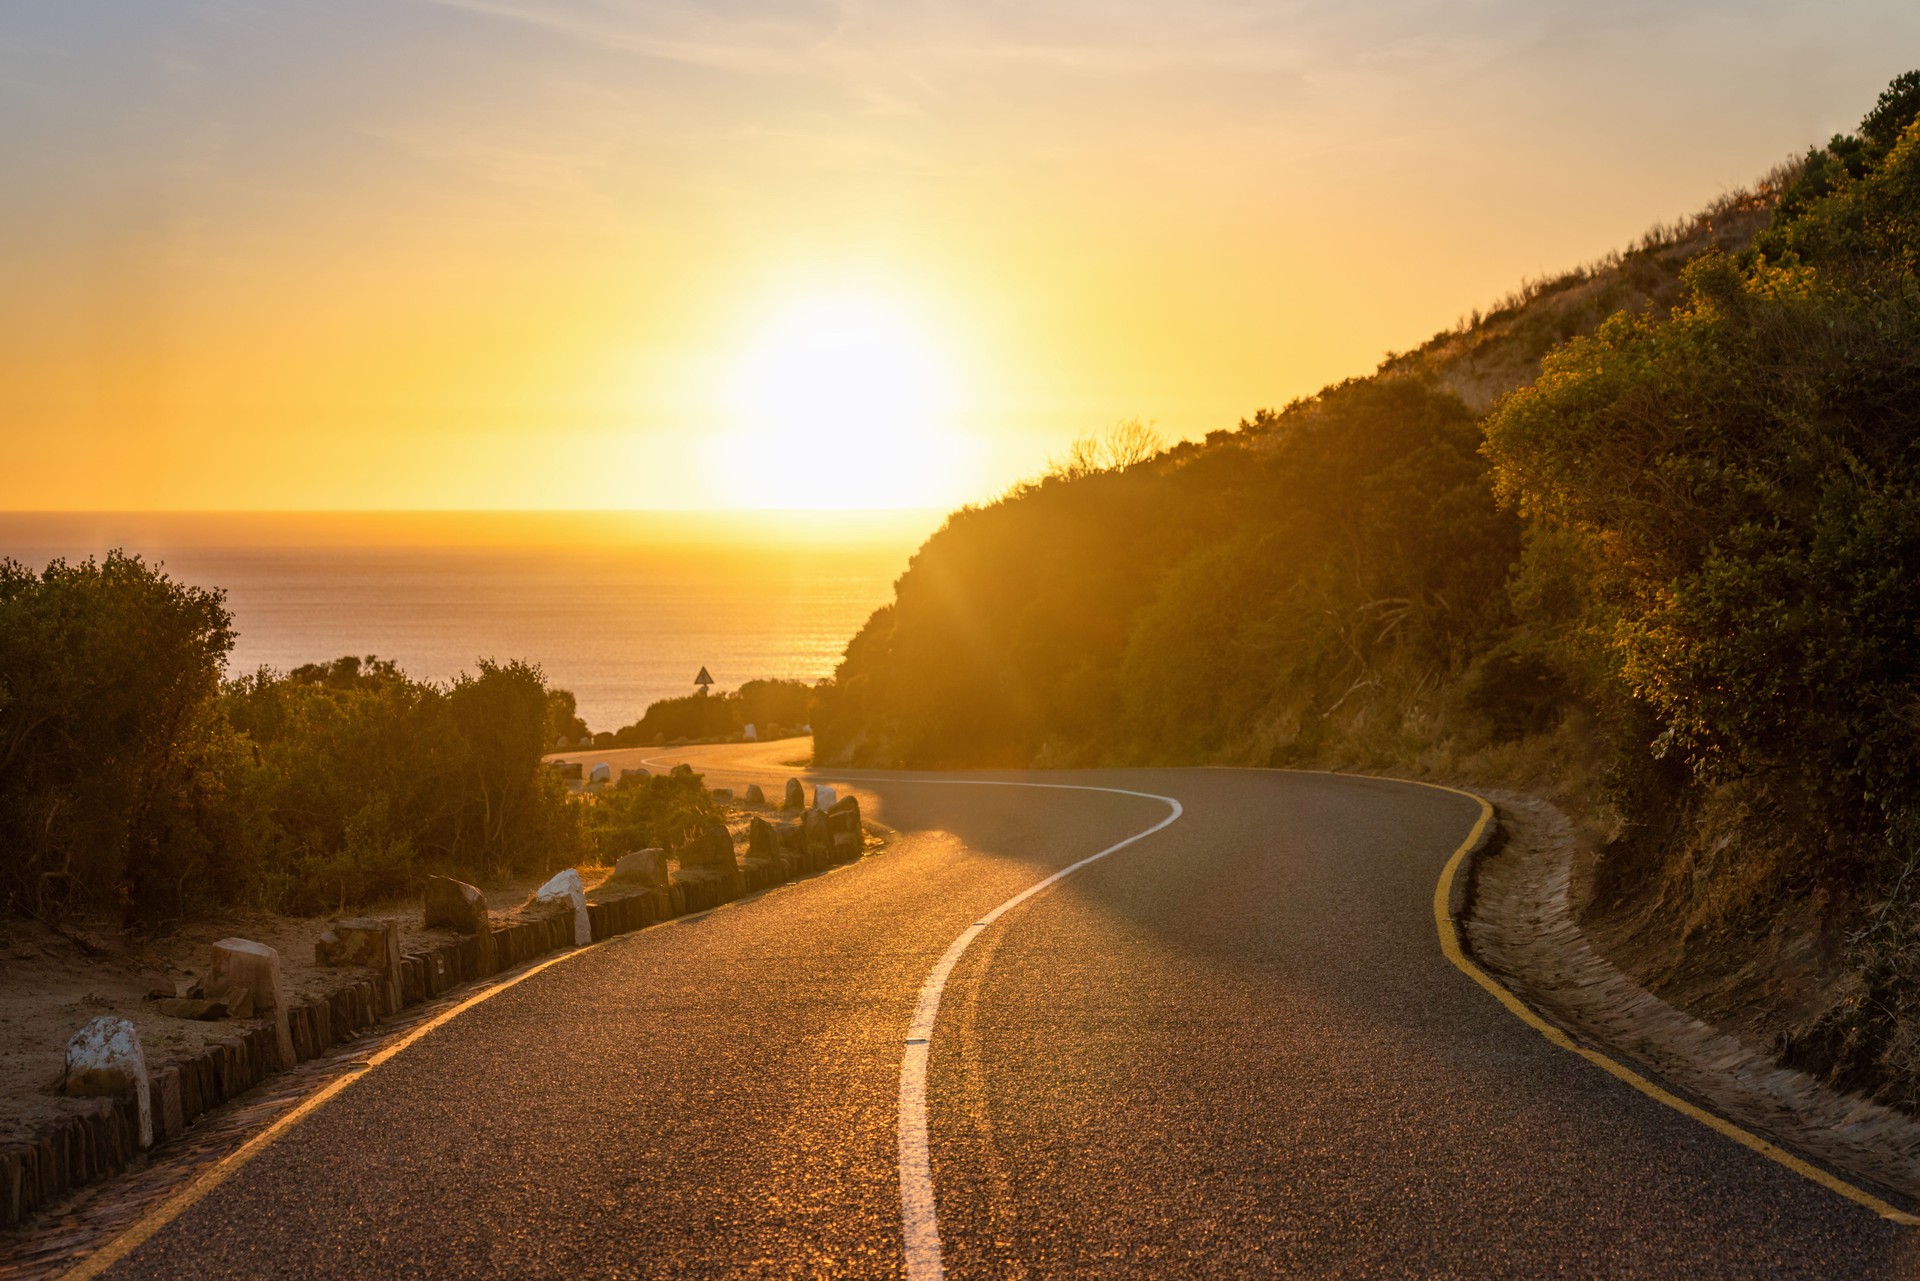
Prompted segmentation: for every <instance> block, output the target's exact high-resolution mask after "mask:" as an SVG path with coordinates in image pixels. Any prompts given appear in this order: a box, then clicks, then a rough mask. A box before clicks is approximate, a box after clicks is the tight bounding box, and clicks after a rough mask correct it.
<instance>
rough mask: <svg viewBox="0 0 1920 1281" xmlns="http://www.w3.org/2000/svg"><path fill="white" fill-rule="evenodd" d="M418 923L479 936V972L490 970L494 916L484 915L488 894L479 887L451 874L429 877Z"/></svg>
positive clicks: (432, 927)
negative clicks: (457, 879) (454, 877)
mask: <svg viewBox="0 0 1920 1281" xmlns="http://www.w3.org/2000/svg"><path fill="white" fill-rule="evenodd" d="M421 924H422V925H424V926H426V927H427V928H428V929H434V928H436V927H438V928H440V929H448V930H454V931H456V932H458V933H461V934H471V935H473V936H474V937H475V938H477V939H479V940H480V972H481V973H483V974H491V973H493V971H494V969H495V962H494V955H493V918H491V917H490V916H488V915H487V896H486V895H484V894H482V893H481V892H480V890H479V887H478V886H473V885H469V884H467V883H466V882H465V881H456V880H454V879H453V878H452V877H451V876H429V877H428V878H427V886H426V891H425V894H424V896H423V912H422V915H421Z"/></svg>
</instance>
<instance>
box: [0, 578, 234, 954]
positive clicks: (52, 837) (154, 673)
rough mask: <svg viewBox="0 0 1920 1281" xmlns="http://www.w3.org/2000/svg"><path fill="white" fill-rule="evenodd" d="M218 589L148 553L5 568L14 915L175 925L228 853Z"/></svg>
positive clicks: (2, 663) (1, 608) (2, 765)
mask: <svg viewBox="0 0 1920 1281" xmlns="http://www.w3.org/2000/svg"><path fill="white" fill-rule="evenodd" d="M232 646H233V630H232V626H231V620H230V618H229V615H228V613H227V610H226V606H225V603H224V601H223V598H222V596H221V594H220V593H219V592H211V591H204V590H202V589H199V588H195V587H188V586H185V585H183V584H181V583H176V582H174V581H173V580H172V579H171V578H169V577H168V576H167V575H166V574H164V573H162V572H161V571H160V570H159V569H158V568H156V567H149V566H148V565H146V564H145V563H144V562H143V561H142V560H141V559H140V558H139V557H138V556H128V555H124V554H122V553H120V552H114V553H112V554H110V555H109V556H108V557H107V558H106V559H105V560H104V561H101V562H98V563H96V562H95V561H93V560H88V561H85V562H84V563H81V564H77V565H74V564H68V563H67V562H65V561H54V562H53V563H52V564H50V565H48V566H47V567H46V569H45V570H44V571H42V572H41V573H39V574H35V573H32V572H31V571H29V570H28V569H26V568H25V567H24V566H22V565H20V564H18V563H17V562H14V561H11V560H9V561H4V562H0V877H4V881H3V882H0V885H3V887H4V892H5V895H6V902H7V905H8V906H9V907H10V908H11V909H12V910H14V911H20V912H27V913H32V914H34V915H39V916H50V915H53V914H57V913H59V912H62V911H66V910H70V909H113V910H118V911H120V912H122V913H124V914H125V915H126V916H127V917H128V918H129V919H133V920H155V919H160V918H164V917H168V916H173V915H177V914H178V913H180V912H182V911H184V910H185V909H186V908H187V907H189V906H190V905H192V904H193V903H195V902H196V901H199V900H200V899H202V898H203V897H205V896H207V895H208V894H210V893H215V892H217V890H218V888H219V887H218V886H217V885H216V884H215V883H214V882H215V881H216V879H217V872H218V869H219V867H220V865H221V863H222V860H223V859H224V858H225V857H227V854H228V851H226V850H225V849H224V848H223V846H224V840H225V837H226V835H227V832H228V827H229V823H228V821H227V820H228V817H229V816H228V815H227V814H226V813H225V812H224V809H225V805H226V801H227V798H228V796H229V788H230V783H231V772H232V770H233V769H234V767H235V766H236V765H237V763H238V759H239V754H238V753H237V752H236V751H235V750H234V747H233V744H232V743H231V741H230V731H229V730H228V729H227V727H226V726H225V724H224V723H223V722H222V720H221V718H220V716H219V714H218V709H217V707H216V706H215V698H216V695H217V693H218V690H219V679H220V667H221V664H222V662H223V661H224V660H225V658H226V655H227V653H228V651H229V650H231V648H232Z"/></svg>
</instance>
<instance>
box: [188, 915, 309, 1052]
mask: <svg viewBox="0 0 1920 1281" xmlns="http://www.w3.org/2000/svg"><path fill="white" fill-rule="evenodd" d="M202 986H203V987H204V988H205V989H206V990H207V991H208V992H211V993H214V994H215V995H216V996H218V995H220V994H224V993H225V992H227V991H228V990H230V989H232V988H236V987H244V988H246V989H247V990H248V991H249V992H251V993H252V994H253V1007H254V1010H255V1011H256V1012H258V1013H260V1014H272V1015H273V1031H274V1039H275V1040H276V1041H278V1042H279V1049H280V1066H282V1067H292V1066H293V1065H294V1064H295V1063H296V1062H297V1061H298V1060H297V1059H295V1058H294V1054H293V1034H292V1032H291V1031H290V1030H289V1029H288V1027H287V988H286V982H285V981H284V980H283V979H282V978H281V975H280V953H278V952H276V951H274V950H273V949H272V948H270V947H268V946H267V945H266V944H265V943H255V942H253V941H251V940H249V939H231V938H230V939H221V940H220V941H219V942H218V943H215V944H214V945H213V960H212V963H211V964H210V965H209V966H208V967H207V977H206V980H205V982H204V983H203V984H202Z"/></svg>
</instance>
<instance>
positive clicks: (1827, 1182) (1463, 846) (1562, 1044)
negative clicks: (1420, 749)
mask: <svg viewBox="0 0 1920 1281" xmlns="http://www.w3.org/2000/svg"><path fill="white" fill-rule="evenodd" d="M1396 781H1399V782H1409V783H1415V784H1417V785H1418V786H1420V787H1431V788H1434V789H1435V790H1437V791H1442V792H1452V793H1453V794H1454V795H1455V796H1464V797H1466V798H1467V799H1469V800H1472V801H1475V802H1477V803H1478V804H1479V806H1480V817H1479V819H1478V820H1477V821H1476V822H1475V823H1474V825H1473V830H1472V831H1470V832H1468V833H1467V839H1466V840H1464V841H1462V842H1461V843H1460V848H1459V849H1457V850H1455V851H1454V852H1453V856H1452V857H1451V858H1449V859H1448V860H1447V865H1446V867H1444V868H1443V869H1441V872H1440V880H1439V883H1438V884H1437V885H1435V886H1434V890H1433V923H1434V926H1435V927H1436V928H1437V929H1438V930H1439V933H1440V950H1441V952H1442V953H1444V954H1445V955H1446V958H1447V959H1448V960H1449V961H1451V962H1453V966H1454V968H1455V969H1457V970H1459V971H1460V972H1461V973H1462V974H1465V975H1466V976H1467V977H1468V978H1470V979H1472V980H1473V981H1474V982H1475V983H1478V984H1479V985H1480V986H1481V987H1483V988H1485V989H1486V990H1487V992H1488V993H1489V994H1491V995H1492V997H1493V999H1494V1000H1496V1001H1498V1002H1500V1004H1501V1005H1503V1006H1505V1007H1506V1009H1507V1012H1508V1013H1509V1014H1512V1015H1513V1016H1514V1017H1515V1018H1517V1019H1519V1020H1520V1021H1521V1022H1522V1023H1525V1024H1526V1025H1527V1026H1528V1027H1530V1028H1532V1029H1533V1030H1534V1031H1536V1032H1538V1033H1539V1034H1540V1035H1541V1036H1543V1037H1545V1038H1546V1039H1547V1040H1549V1041H1551V1042H1552V1043H1553V1044H1554V1045H1556V1046H1558V1047H1559V1048H1561V1049H1563V1050H1566V1051H1567V1052H1569V1053H1571V1054H1577V1055H1579V1056H1580V1057H1581V1058H1583V1059H1585V1060H1586V1061H1587V1062H1589V1063H1591V1064H1593V1065H1594V1066H1595V1067H1597V1068H1599V1069H1600V1070H1601V1071H1603V1072H1605V1073H1607V1074H1608V1075H1609V1076H1611V1077H1614V1078H1615V1079H1616V1080H1619V1081H1622V1082H1624V1083H1625V1084H1627V1085H1630V1086H1632V1087H1633V1088H1634V1089H1636V1090H1638V1091H1640V1093H1642V1094H1644V1095H1646V1096H1647V1097H1648V1098H1650V1099H1652V1100H1653V1101H1654V1102H1656V1103H1659V1104H1662V1105H1664V1106H1666V1107H1669V1108H1672V1109H1673V1110H1674V1111H1675V1112H1678V1113H1679V1114H1680V1115H1682V1116H1684V1117H1688V1118H1689V1119H1691V1120H1694V1121H1698V1122H1699V1123H1700V1124H1701V1125H1704V1126H1706V1127H1707V1128H1708V1129H1709V1130H1712V1131H1713V1132H1714V1133H1716V1134H1719V1135H1722V1136H1724V1137H1726V1138H1729V1139H1732V1140H1733V1141H1734V1142H1735V1143H1738V1144H1739V1145H1740V1146H1741V1147H1743V1148H1747V1149H1748V1150H1750V1151H1753V1152H1757V1153H1759V1154H1760V1155H1761V1156H1763V1157H1766V1158H1767V1159H1768V1160H1769V1161H1772V1162H1774V1163H1776V1164H1778V1165H1782V1166H1785V1167H1786V1168H1787V1169H1789V1170H1792V1171H1793V1172H1794V1173H1795V1174H1797V1175H1799V1176H1800V1177H1801V1178H1803V1179H1807V1180H1808V1181H1810V1182H1813V1183H1817V1184H1819V1185H1820V1186H1821V1187H1823V1188H1825V1189H1827V1190H1828V1191H1829V1192H1837V1193H1839V1194H1840V1195H1841V1196H1843V1197H1845V1198H1846V1199H1847V1200H1849V1201H1852V1202H1854V1203H1855V1204H1856V1205H1860V1206H1863V1207H1865V1208H1866V1209H1869V1210H1872V1211H1873V1212H1874V1213H1875V1214H1877V1215H1879V1216H1880V1217H1881V1218H1883V1219H1886V1220H1888V1221H1890V1222H1893V1223H1898V1224H1901V1225H1903V1226H1905V1227H1920V1216H1915V1215H1912V1214H1909V1213H1907V1212H1906V1211H1905V1210H1902V1209H1899V1208H1898V1207H1896V1206H1893V1205H1891V1204H1889V1203H1888V1202H1886V1201H1883V1200H1881V1199H1880V1198H1879V1197H1877V1196H1875V1195H1873V1193H1871V1192H1868V1191H1867V1190H1866V1189H1865V1188H1860V1187H1856V1186H1855V1185H1853V1184H1851V1183H1849V1182H1847V1181H1846V1180H1845V1179H1843V1178H1841V1177H1839V1176H1838V1175H1836V1174H1832V1173H1830V1172H1829V1171H1826V1170H1823V1169H1821V1168H1820V1167H1819V1166H1817V1165H1814V1164H1813V1163H1811V1162H1809V1161H1806V1160H1803V1159H1801V1158H1800V1157H1797V1156H1795V1155H1794V1154H1793V1153H1791V1152H1789V1151H1787V1150H1786V1149H1785V1148H1783V1147H1781V1146H1779V1145H1778V1144H1776V1143H1770V1142H1768V1141H1767V1140H1765V1139H1763V1138H1761V1137H1760V1136H1759V1135H1757V1134H1755V1133H1753V1132H1752V1131H1750V1130H1746V1129H1742V1128H1741V1127H1740V1126H1738V1125H1735V1124H1734V1123H1733V1122H1731V1121H1729V1120H1727V1119H1726V1118H1725V1117H1723V1116H1718V1115H1716V1114H1714V1113H1712V1112H1709V1111H1707V1110H1706V1109H1705V1108H1702V1107H1698V1106H1696V1105H1694V1104H1692V1103H1689V1102H1687V1101H1686V1100H1685V1099H1683V1098H1680V1097H1678V1096H1677V1095H1675V1094H1673V1093H1672V1092H1671V1091H1669V1090H1664V1089H1662V1088H1661V1087H1660V1086H1658V1085H1655V1084H1654V1083H1653V1082H1652V1081H1649V1080H1648V1079H1647V1078H1646V1077H1644V1076H1641V1075H1640V1074H1639V1073H1638V1072H1635V1071H1634V1070H1633V1069H1632V1068H1630V1067H1628V1066H1626V1065H1625V1064H1623V1063H1621V1062H1619V1061H1617V1060H1615V1059H1613V1058H1610V1057H1608V1056H1607V1055H1605V1054H1602V1053H1600V1051H1598V1050H1595V1049H1590V1048H1588V1047H1586V1046H1583V1045H1577V1044H1575V1043H1574V1040H1573V1038H1572V1037H1570V1036H1568V1035H1567V1034H1566V1033H1565V1032H1564V1031H1562V1030H1561V1029H1559V1028H1557V1027H1555V1026H1554V1025H1553V1024H1551V1023H1549V1022H1547V1021H1546V1020H1545V1019H1543V1018H1541V1017H1540V1016H1539V1015H1538V1014H1536V1013H1534V1011H1533V1010H1532V1008H1530V1007H1529V1006H1528V1005H1527V1003H1526V1002H1524V1001H1522V1000H1521V999H1520V998H1519V997H1517V996H1515V995H1514V994H1513V993H1512V992H1510V991H1508V990H1507V989H1506V988H1505V987H1504V986H1502V985H1501V984H1500V982H1499V981H1498V980H1497V979H1495V978H1494V977H1493V976H1492V975H1490V974H1488V973H1487V972H1486V971H1485V970H1483V969H1481V968H1480V967H1479V966H1478V965H1475V964H1474V963H1473V961H1472V960H1471V959H1469V958H1468V956H1467V954H1466V951H1465V949H1463V948H1462V947H1461V946H1460V933H1459V929H1458V927H1457V926H1455V924H1454V921H1453V914H1452V913H1451V912H1450V911H1448V904H1449V903H1451V902H1452V900H1453V879H1454V876H1455V874H1456V873H1457V872H1458V871H1459V870H1460V865H1461V864H1462V863H1464V862H1465V861H1466V857H1467V855H1468V853H1470V852H1471V851H1472V850H1473V848H1474V847H1475V846H1476V845H1478V844H1479V843H1480V838H1481V837H1482V836H1483V835H1484V834H1485V833H1486V831H1487V829H1488V827H1490V826H1491V825H1492V824H1493V821H1494V817H1493V805H1492V803H1491V802H1490V801H1488V800H1487V799H1486V797H1484V796H1476V795H1475V794H1474V793H1472V792H1466V791H1462V790H1461V789H1459V788H1457V787H1446V786H1444V785H1442V784H1439V783H1427V782H1422V781H1420V780H1418V779H1401V780H1396Z"/></svg>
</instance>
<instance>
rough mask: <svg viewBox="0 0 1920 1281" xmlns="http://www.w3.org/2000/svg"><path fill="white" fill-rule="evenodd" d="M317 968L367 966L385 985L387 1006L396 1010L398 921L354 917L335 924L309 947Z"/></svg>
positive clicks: (398, 1005)
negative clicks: (317, 963)
mask: <svg viewBox="0 0 1920 1281" xmlns="http://www.w3.org/2000/svg"><path fill="white" fill-rule="evenodd" d="M313 959H314V960H315V961H317V962H319V963H320V964H321V965H371V966H372V967H373V968H374V969H376V970H379V971H380V974H381V977H382V978H383V979H384V980H385V982H386V988H387V1004H388V1008H390V1009H395V1010H397V1009H399V1008H400V922H398V921H387V920H378V919H376V918H374V917H370V916H356V917H354V918H352V919H351V920H345V921H335V922H334V923H333V928H332V929H330V930H328V931H327V932H326V933H325V934H322V935H321V936H320V941H319V942H317V943H315V944H314V945H313Z"/></svg>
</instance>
